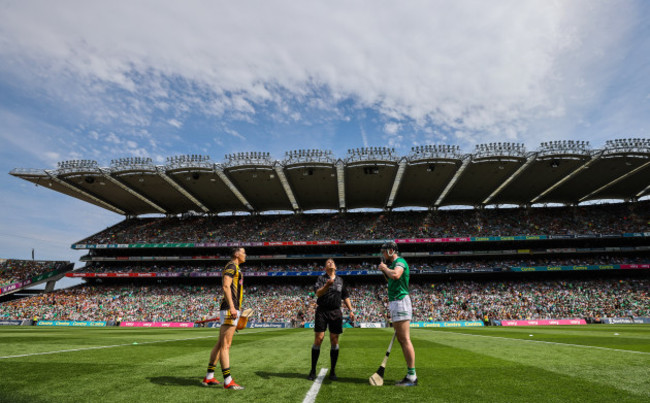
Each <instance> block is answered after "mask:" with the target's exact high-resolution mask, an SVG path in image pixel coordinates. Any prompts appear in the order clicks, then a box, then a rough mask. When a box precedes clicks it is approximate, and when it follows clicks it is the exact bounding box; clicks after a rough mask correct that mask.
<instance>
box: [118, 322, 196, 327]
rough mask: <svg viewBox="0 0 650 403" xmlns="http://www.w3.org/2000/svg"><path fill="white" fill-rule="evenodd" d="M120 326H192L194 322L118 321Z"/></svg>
mask: <svg viewBox="0 0 650 403" xmlns="http://www.w3.org/2000/svg"><path fill="white" fill-rule="evenodd" d="M120 327H194V322H120Z"/></svg>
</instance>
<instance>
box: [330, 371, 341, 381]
mask: <svg viewBox="0 0 650 403" xmlns="http://www.w3.org/2000/svg"><path fill="white" fill-rule="evenodd" d="M338 380H339V377H338V376H336V372H334V370H332V371H330V381H338Z"/></svg>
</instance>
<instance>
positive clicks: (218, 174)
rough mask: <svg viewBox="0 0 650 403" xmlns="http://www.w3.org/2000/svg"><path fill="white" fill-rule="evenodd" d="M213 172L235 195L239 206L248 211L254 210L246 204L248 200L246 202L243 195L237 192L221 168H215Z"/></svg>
mask: <svg viewBox="0 0 650 403" xmlns="http://www.w3.org/2000/svg"><path fill="white" fill-rule="evenodd" d="M215 172H216V173H217V176H219V178H220V179H221V180H222V181H223V183H225V184H226V186H228V189H230V191H231V192H232V193H233V194H234V195H235V197H237V199H239V201H240V202H241V204H243V205H244V206H245V207H246V208H247V209H248V210H249V211H254V210H255V209H254V208H253V206H252V205H251V204H250V203H249V202H248V200H246V198H245V197H244V195H243V194H242V193H241V192H240V191H239V189H237V186H235V184H234V183H232V181H231V180H230V179H228V177H227V176H226V174H225V173H224V172H223V169H222V168H221V167H215Z"/></svg>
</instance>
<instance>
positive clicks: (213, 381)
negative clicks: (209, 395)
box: [201, 378, 221, 386]
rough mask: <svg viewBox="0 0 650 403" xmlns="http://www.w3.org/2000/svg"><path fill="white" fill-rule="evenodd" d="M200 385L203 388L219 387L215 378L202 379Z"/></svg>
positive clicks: (219, 383)
mask: <svg viewBox="0 0 650 403" xmlns="http://www.w3.org/2000/svg"><path fill="white" fill-rule="evenodd" d="M201 385H203V386H218V385H221V382H219V381H218V380H217V378H212V379H208V378H203V380H202V381H201Z"/></svg>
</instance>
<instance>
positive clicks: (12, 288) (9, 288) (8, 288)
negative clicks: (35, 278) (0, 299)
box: [0, 280, 32, 295]
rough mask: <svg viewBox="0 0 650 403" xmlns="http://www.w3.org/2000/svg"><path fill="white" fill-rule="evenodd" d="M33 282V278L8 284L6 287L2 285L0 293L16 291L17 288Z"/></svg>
mask: <svg viewBox="0 0 650 403" xmlns="http://www.w3.org/2000/svg"><path fill="white" fill-rule="evenodd" d="M31 283H32V280H25V281H20V282H18V283H13V284H9V285H6V286H4V287H0V295H2V294H4V293H7V292H10V291H15V290H17V289H19V288H22V287H24V286H26V285H29V284H31Z"/></svg>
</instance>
